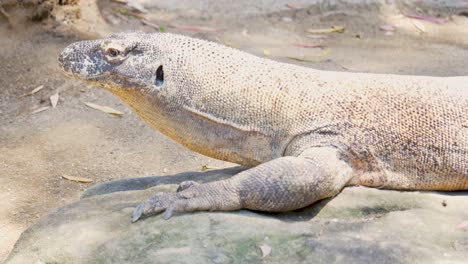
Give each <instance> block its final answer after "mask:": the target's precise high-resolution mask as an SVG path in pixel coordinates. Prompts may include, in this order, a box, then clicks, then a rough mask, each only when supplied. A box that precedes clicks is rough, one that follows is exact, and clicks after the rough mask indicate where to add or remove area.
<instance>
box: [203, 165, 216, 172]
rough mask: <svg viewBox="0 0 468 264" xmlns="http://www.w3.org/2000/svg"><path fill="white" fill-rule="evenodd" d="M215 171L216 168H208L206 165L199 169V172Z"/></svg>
mask: <svg viewBox="0 0 468 264" xmlns="http://www.w3.org/2000/svg"><path fill="white" fill-rule="evenodd" d="M215 169H217V168H215V167H210V166H208V165H203V166H202V167H201V171H207V170H215Z"/></svg>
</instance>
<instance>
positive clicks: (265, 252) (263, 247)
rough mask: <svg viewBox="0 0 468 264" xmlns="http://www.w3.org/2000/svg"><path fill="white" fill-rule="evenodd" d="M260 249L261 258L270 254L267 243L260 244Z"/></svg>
mask: <svg viewBox="0 0 468 264" xmlns="http://www.w3.org/2000/svg"><path fill="white" fill-rule="evenodd" d="M260 250H261V251H262V258H264V257H266V256H268V255H270V253H271V247H270V246H268V245H267V244H263V245H261V246H260Z"/></svg>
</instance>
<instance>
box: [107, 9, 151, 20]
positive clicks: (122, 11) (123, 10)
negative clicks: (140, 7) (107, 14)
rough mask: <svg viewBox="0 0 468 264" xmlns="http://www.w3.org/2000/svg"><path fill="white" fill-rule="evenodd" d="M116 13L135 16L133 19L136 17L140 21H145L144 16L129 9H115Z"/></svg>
mask: <svg viewBox="0 0 468 264" xmlns="http://www.w3.org/2000/svg"><path fill="white" fill-rule="evenodd" d="M114 11H115V12H117V13H120V14H123V15H127V16H133V17H136V18H139V19H145V16H144V15H142V14H139V13H136V12H133V11H130V10H128V9H124V8H116V9H114Z"/></svg>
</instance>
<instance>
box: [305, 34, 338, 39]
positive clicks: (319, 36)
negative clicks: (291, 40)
mask: <svg viewBox="0 0 468 264" xmlns="http://www.w3.org/2000/svg"><path fill="white" fill-rule="evenodd" d="M306 37H308V38H311V39H331V38H333V36H329V35H313V34H308V35H306Z"/></svg>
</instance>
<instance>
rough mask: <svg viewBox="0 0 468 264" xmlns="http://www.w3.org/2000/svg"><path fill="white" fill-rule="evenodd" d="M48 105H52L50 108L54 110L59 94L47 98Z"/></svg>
mask: <svg viewBox="0 0 468 264" xmlns="http://www.w3.org/2000/svg"><path fill="white" fill-rule="evenodd" d="M49 100H50V104H51V105H52V108H55V107H56V106H57V103H58V100H59V94H58V93H56V94H54V95H52V96H51V97H49Z"/></svg>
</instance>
